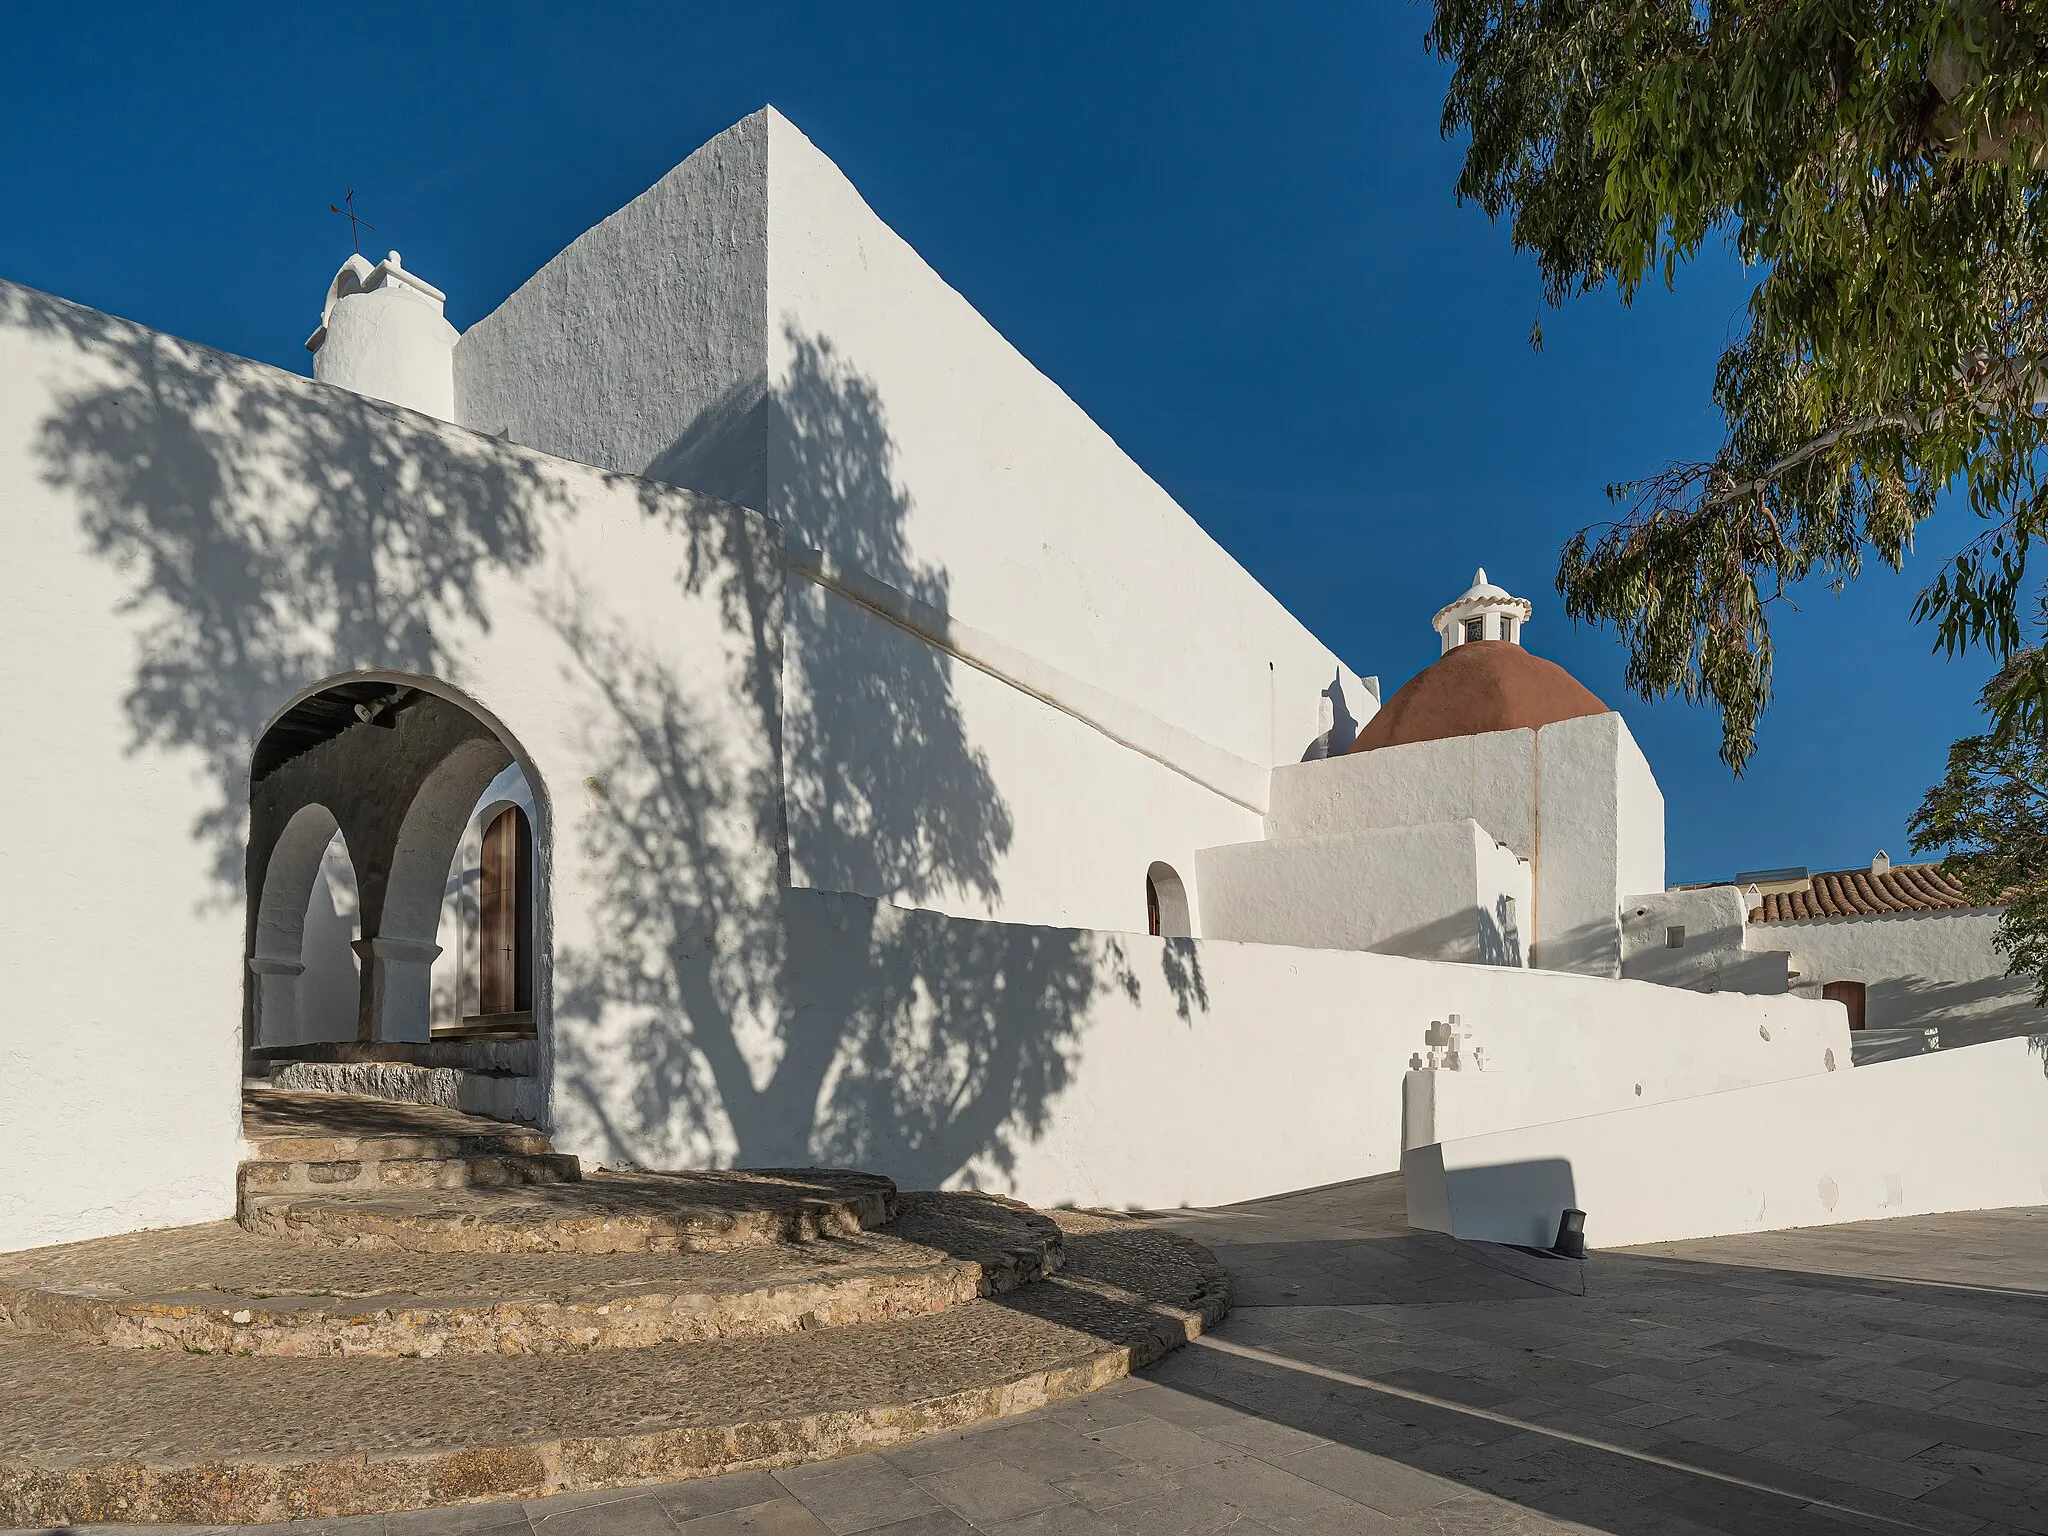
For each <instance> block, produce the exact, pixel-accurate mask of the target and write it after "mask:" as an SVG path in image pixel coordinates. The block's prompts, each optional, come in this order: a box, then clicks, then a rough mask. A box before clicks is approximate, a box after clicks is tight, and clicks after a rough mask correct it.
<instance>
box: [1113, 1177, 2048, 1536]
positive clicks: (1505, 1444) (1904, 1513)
mask: <svg viewBox="0 0 2048 1536" xmlns="http://www.w3.org/2000/svg"><path fill="white" fill-rule="evenodd" d="M1162 1219H1163V1220H1164V1221H1165V1223H1166V1224H1167V1225H1169V1226H1170V1227H1172V1228H1173V1229H1175V1230H1179V1231H1182V1232H1186V1233H1188V1234H1190V1235H1193V1236H1196V1237H1199V1238H1200V1239H1201V1240H1202V1241H1203V1242H1205V1243H1207V1244H1208V1245H1209V1246H1210V1247H1211V1248H1212V1249H1213V1250H1214V1251H1215V1253H1216V1254H1217V1256H1218V1258H1219V1259H1220V1260H1221V1261H1222V1262H1223V1264H1224V1265H1225V1266H1226V1268H1228V1269H1229V1270H1230V1272H1231V1274H1232V1276H1233V1278H1234V1279H1235V1280H1236V1282H1237V1285H1238V1297H1237V1306H1236V1309H1235V1310H1234V1311H1233V1313H1232V1315H1231V1318H1230V1320H1229V1321H1228V1322H1227V1323H1226V1324H1225V1325H1224V1326H1223V1327H1222V1328H1221V1329H1219V1330H1218V1331H1217V1333H1216V1334H1215V1335H1214V1336H1213V1337H1212V1338H1211V1339H1209V1340H1205V1341H1203V1342H1202V1343H1200V1344H1197V1345H1196V1346H1194V1347H1193V1348H1190V1349H1188V1350H1186V1351H1184V1352H1182V1353H1181V1354H1179V1355H1176V1356H1174V1357H1172V1358H1170V1359H1168V1360H1166V1361H1164V1362H1162V1363H1161V1364H1160V1365H1159V1366H1158V1367H1156V1368H1155V1369H1154V1370H1153V1371H1152V1372H1150V1373H1148V1380H1149V1381H1150V1382H1151V1383H1153V1384H1156V1385H1158V1386H1161V1387H1164V1388H1169V1389H1172V1391H1174V1392H1176V1393H1181V1394H1188V1395H1189V1396H1190V1397H1192V1398H1193V1399H1195V1400H1198V1401H1200V1402H1206V1403H1208V1404H1211V1405H1214V1406H1215V1407H1216V1408H1217V1409H1218V1410H1223V1409H1229V1410H1235V1411H1237V1412H1240V1413H1246V1414H1250V1415H1253V1416H1255V1417H1256V1418H1257V1419H1258V1420H1261V1421H1264V1422H1265V1423H1267V1424H1270V1425H1273V1426H1276V1427H1277V1428H1283V1429H1284V1430H1289V1431H1298V1432H1301V1433H1304V1434H1306V1435H1311V1436H1315V1437H1318V1439H1319V1440H1323V1441H1329V1442H1334V1443H1335V1444H1337V1445H1340V1446H1346V1447H1351V1448H1354V1449H1355V1450H1358V1451H1363V1452H1368V1453H1370V1454H1371V1455H1372V1456H1373V1457H1376V1458H1386V1459H1387V1460H1388V1461H1390V1462H1393V1463H1398V1464H1400V1465H1401V1466H1404V1467H1407V1468H1410V1469H1413V1470H1414V1471H1416V1472H1420V1473H1425V1474H1428V1475H1430V1476H1432V1477H1435V1478H1441V1479H1444V1480H1446V1483H1447V1484H1449V1485H1456V1487H1457V1488H1459V1489H1465V1490H1476V1491H1479V1492H1483V1493H1487V1494H1492V1495H1495V1496H1497V1497H1498V1498H1501V1499H1505V1500H1508V1501H1510V1502H1511V1503H1512V1504H1514V1505H1516V1506H1520V1507H1521V1508H1523V1509H1525V1510H1527V1511H1530V1512H1532V1513H1534V1514H1538V1515H1543V1516H1549V1517H1553V1518H1556V1519H1561V1520H1569V1521H1574V1522H1581V1523H1583V1524H1584V1525H1586V1526H1589V1527H1592V1528H1595V1529H1598V1530H1603V1531H1610V1532H1614V1533H1617V1536H1651V1533H1666V1532H1670V1533H1680V1532H1698V1531H1701V1530H1715V1531H1725V1532H1736V1533H1745V1536H1746V1533H1753V1532H1778V1531H1787V1532H1789V1531H1829V1532H1837V1531H1840V1530H1841V1529H1842V1528H1843V1525H1844V1523H1845V1522H1846V1523H1848V1524H1851V1525H1859V1524H1861V1525H1871V1524H1875V1525H1878V1526H1880V1527H1882V1528H1892V1529H1897V1528H1900V1527H1904V1528H1907V1529H1916V1530H1930V1531H1952V1532H1968V1531H1976V1530H1978V1529H1980V1528H1983V1529H1987V1530H2005V1529H2016V1530H2033V1531H2041V1530H2048V1328H2044V1326H2043V1325H2044V1324H2048V1279H2044V1278H2043V1277H2044V1276H2048V1210H2037V1209H2027V1210H2020V1211H1996V1212H1981V1213H1973V1214H1968V1215H1958V1216H1944V1217H1930V1218H1919V1219H1914V1220H1906V1221H1899V1222H1872V1223H1859V1224H1855V1225H1851V1226H1842V1227H1832V1228H1820V1229H1813V1230H1808V1231H1800V1232H1786V1233H1772V1234H1760V1235H1758V1236H1755V1237H1746V1238H1728V1239H1711V1240H1705V1241H1701V1242H1695V1243H1687V1244H1670V1245H1664V1246H1662V1247H1660V1248H1657V1249H1646V1250H1635V1251H1617V1252H1607V1253H1597V1254H1595V1255H1594V1256H1593V1257H1592V1258H1591V1259H1589V1260H1588V1261H1587V1264H1586V1268H1585V1290H1586V1294H1585V1296H1584V1297H1575V1296H1572V1295H1569V1294H1566V1293H1563V1292H1560V1291H1558V1290H1555V1289H1552V1288H1550V1287H1548V1286H1545V1285H1541V1284H1537V1283H1534V1282H1532V1281H1528V1280H1523V1279H1519V1278H1517V1277H1515V1276H1513V1275H1509V1274H1506V1273H1503V1272H1502V1271H1501V1270H1500V1269H1499V1268H1497V1267H1495V1266H1494V1265H1493V1264H1491V1263H1490V1262H1489V1261H1488V1256H1487V1255H1486V1254H1485V1253H1484V1252H1483V1251H1475V1250H1471V1249H1467V1248H1466V1247H1465V1246H1464V1245H1459V1244H1454V1243H1452V1242H1450V1241H1449V1240H1448V1239H1444V1238H1440V1237H1437V1236H1435V1235H1434V1234H1424V1233H1417V1232H1412V1231H1409V1230H1407V1229H1406V1228H1405V1226H1403V1225H1402V1224H1401V1211H1400V1184H1399V1177H1398V1175H1396V1176H1391V1177H1389V1178H1385V1179H1374V1180H1366V1181H1362V1182H1361V1183H1358V1184H1353V1185H1345V1186H1338V1187H1336V1188H1333V1189H1328V1190H1319V1191H1309V1192H1305V1193H1303V1194H1299V1195H1293V1196H1286V1197H1281V1198H1278V1199H1274V1200H1268V1201H1261V1202H1256V1203H1253V1204H1250V1205H1244V1206H1237V1207H1232V1208H1229V1209H1226V1210H1221V1211H1215V1212H1206V1213H1185V1214H1180V1215H1176V1216H1172V1217H1167V1218H1162ZM1197 1417H1199V1410H1197ZM1307 1443H1308V1442H1303V1444H1304V1445H1306V1444H1307ZM1277 1464H1278V1465H1280V1466H1283V1467H1285V1466H1287V1465H1288V1464H1289V1463H1288V1459H1287V1458H1286V1457H1284V1456H1283V1457H1280V1458H1278V1459H1277ZM1359 1475H1361V1476H1362V1475H1363V1474H1359ZM1332 1486H1334V1485H1332ZM1340 1491H1341V1490H1340ZM1446 1492H1448V1489H1447V1490H1446ZM1466 1513H1467V1514H1471V1513H1472V1512H1470V1511H1467V1512H1466ZM1460 1518H1461V1521H1462V1520H1463V1519H1464V1518H1465V1515H1461V1517H1460ZM1472 1518H1473V1519H1474V1520H1476V1519H1477V1516H1476V1514H1473V1515H1472ZM1987 1522H1989V1523H1990V1524H1988V1525H1987V1524H1986V1523H1987ZM1421 1528H1428V1527H1418V1529H1421ZM1456 1528H1457V1529H1460V1530H1463V1529H1468V1528H1469V1529H1473V1530H1520V1529H1525V1528H1528V1529H1540V1528H1542V1527H1541V1526H1529V1527H1523V1526H1519V1525H1516V1524H1513V1523H1512V1522H1511V1521H1510V1520H1509V1519H1508V1516H1507V1514H1505V1513H1502V1514H1500V1515H1499V1516H1498V1517H1497V1518H1495V1519H1494V1520H1493V1521H1492V1522H1491V1523H1487V1522H1485V1521H1480V1522H1479V1523H1472V1524H1469V1525H1468V1524H1465V1523H1460V1524H1459V1525H1458V1526H1457V1527H1456Z"/></svg>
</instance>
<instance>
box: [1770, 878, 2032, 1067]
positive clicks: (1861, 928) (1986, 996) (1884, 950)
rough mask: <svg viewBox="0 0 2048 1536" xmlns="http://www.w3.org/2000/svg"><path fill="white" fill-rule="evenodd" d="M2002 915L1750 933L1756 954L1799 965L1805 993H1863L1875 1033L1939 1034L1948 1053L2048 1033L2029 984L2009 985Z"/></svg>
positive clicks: (1855, 921)
mask: <svg viewBox="0 0 2048 1536" xmlns="http://www.w3.org/2000/svg"><path fill="white" fill-rule="evenodd" d="M1999 915H2000V914H1999V913H1998V912H1996V911H1986V910H1974V911H1952V912H1894V913H1887V914H1885V915H1883V916H1877V917H1830V918H1815V919H1811V920H1808V921H1804V922H1790V923H1752V924H1751V925H1750V928H1749V940H1748V942H1749V944H1750V946H1751V947H1752V948H1754V949H1760V950H1776V951H1782V952H1785V953H1789V954H1792V955H1796V956H1797V957H1798V964H1799V988H1800V990H1801V991H1807V990H1809V989H1817V988H1818V987H1820V986H1821V985H1822V984H1824V983H1826V982H1830V981H1860V982H1863V983H1864V986H1865V992H1864V1009H1865V1015H1864V1023H1865V1026H1866V1027H1867V1028H1870V1029H1894V1028H1909V1027H1910V1028H1915V1029H1934V1030H1938V1031H1939V1032H1940V1034H1939V1038H1940V1042H1941V1044H1942V1045H1943V1046H1944V1047H1947V1046H1950V1045H1968V1044H1973V1043H1975V1042H1978V1041H1982V1040H1991V1039H1997V1038H2001V1037H2003V1036H2007V1035H2014V1034H2025V1033H2031V1032H2038V1031H2040V1030H2042V1029H2044V1028H2048V1015H2044V1014H2043V1013H2042V1011H2041V1009H2040V1008H2038V1007H2036V1006H2035V1003H2034V983H2033V979H2032V978H2031V977H2027V976H2008V975H2006V973H2005V968H2006V959H2005V956H2003V955H2001V954H2000V953H1999V952H1998V950H1997V949H1996V948H1995V947H1994V946H1993V944H1992V940H1993V939H1994V938H1995V937H1996V936H1997V933H1998V920H1999Z"/></svg>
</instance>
